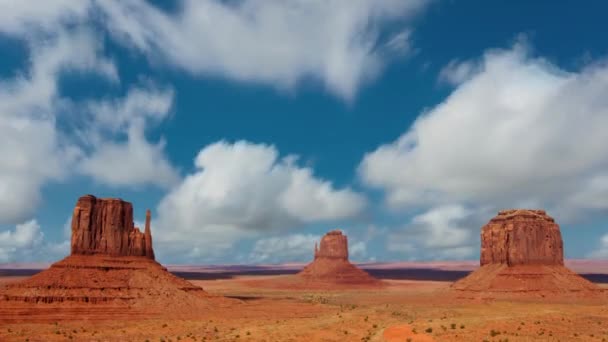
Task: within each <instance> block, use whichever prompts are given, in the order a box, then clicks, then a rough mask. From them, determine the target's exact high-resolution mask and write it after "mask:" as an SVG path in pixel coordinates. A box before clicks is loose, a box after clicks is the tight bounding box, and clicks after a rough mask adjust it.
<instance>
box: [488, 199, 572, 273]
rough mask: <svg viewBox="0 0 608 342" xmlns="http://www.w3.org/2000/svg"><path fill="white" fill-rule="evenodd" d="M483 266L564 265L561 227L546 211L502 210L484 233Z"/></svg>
mask: <svg viewBox="0 0 608 342" xmlns="http://www.w3.org/2000/svg"><path fill="white" fill-rule="evenodd" d="M480 263H481V266H484V265H487V264H506V265H508V266H514V265H529V264H542V265H564V248H563V242H562V236H561V233H560V230H559V226H558V225H557V223H555V221H554V220H553V218H551V217H550V216H548V215H547V214H546V213H545V211H544V210H521V209H519V210H518V209H513V210H503V211H500V212H499V213H498V215H497V216H496V217H494V218H493V219H492V220H490V222H489V223H488V224H486V225H485V226H484V227H483V228H482V230H481V257H480Z"/></svg>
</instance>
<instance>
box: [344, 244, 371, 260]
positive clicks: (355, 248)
mask: <svg viewBox="0 0 608 342" xmlns="http://www.w3.org/2000/svg"><path fill="white" fill-rule="evenodd" d="M366 256H367V245H366V244H365V242H363V241H357V242H355V243H351V244H350V246H348V258H349V259H350V260H351V261H352V260H361V259H363V258H365V257H366Z"/></svg>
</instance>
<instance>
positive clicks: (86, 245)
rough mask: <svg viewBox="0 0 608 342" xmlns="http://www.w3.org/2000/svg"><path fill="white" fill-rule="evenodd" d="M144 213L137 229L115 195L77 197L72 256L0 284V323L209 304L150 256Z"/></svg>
mask: <svg viewBox="0 0 608 342" xmlns="http://www.w3.org/2000/svg"><path fill="white" fill-rule="evenodd" d="M150 218H151V213H150V211H149V210H148V211H147V213H146V225H145V230H144V232H143V233H141V232H140V231H139V229H138V228H135V227H134V226H133V207H132V205H131V203H128V202H125V201H122V200H120V199H98V198H95V197H94V196H91V195H87V196H83V197H81V198H80V199H79V200H78V202H77V204H76V208H75V209H74V216H73V218H72V254H71V255H70V256H68V257H66V258H65V259H63V260H61V261H59V262H56V263H54V264H53V265H51V267H50V268H48V269H46V270H44V271H42V272H40V273H38V274H36V275H34V276H33V277H31V278H29V279H26V280H24V281H22V282H19V283H14V284H10V285H8V286H5V287H4V288H0V322H2V321H7V320H8V321H10V320H57V319H71V318H75V317H78V318H80V319H82V318H83V317H87V318H91V319H105V318H110V319H117V318H121V319H122V318H125V319H129V318H142V317H149V316H157V315H171V316H175V315H178V316H179V315H181V314H191V313H195V312H201V313H202V312H205V311H207V310H209V306H210V305H209V304H210V303H211V302H210V301H211V300H213V301H214V302H218V301H219V302H223V301H224V299H223V298H219V297H218V298H213V299H211V297H210V296H209V295H208V294H207V293H206V292H205V291H204V290H203V289H202V288H200V287H198V286H195V285H193V284H191V283H190V282H188V281H186V280H184V279H182V278H179V277H176V276H175V275H173V274H171V273H169V272H168V271H167V270H166V269H165V268H164V267H163V266H162V265H160V264H159V263H158V262H156V261H155V260H154V251H153V250H152V233H151V230H150Z"/></svg>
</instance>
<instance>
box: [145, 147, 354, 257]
mask: <svg viewBox="0 0 608 342" xmlns="http://www.w3.org/2000/svg"><path fill="white" fill-rule="evenodd" d="M195 165H196V167H197V170H196V171H195V172H194V173H192V174H190V175H188V176H186V177H185V179H184V180H183V181H182V182H181V183H180V184H179V185H177V186H175V187H174V188H173V189H172V190H171V191H170V192H169V193H168V194H167V196H166V197H165V198H163V200H162V201H161V203H160V204H159V207H158V216H159V218H158V224H157V226H159V227H160V229H159V230H158V233H156V236H157V239H156V240H155V241H159V243H161V244H162V243H164V244H165V246H168V247H167V248H166V249H167V250H170V249H173V248H177V250H180V249H186V250H189V249H192V248H195V247H200V249H199V253H198V254H200V255H210V254H213V253H220V252H226V251H227V250H229V249H230V248H232V246H233V243H234V242H235V241H236V240H238V239H244V238H251V237H256V236H257V235H259V233H260V232H268V231H279V230H287V229H291V228H294V227H297V226H300V225H303V224H307V223H312V222H321V221H333V220H340V219H347V218H353V217H355V216H357V215H359V214H360V213H361V212H362V210H363V209H364V208H365V206H366V200H365V198H364V197H362V196H361V195H359V194H357V193H356V192H354V191H352V190H351V189H348V188H346V189H334V188H333V186H332V185H331V183H329V182H327V181H324V180H321V179H318V178H315V177H314V176H313V174H312V170H310V169H308V168H303V167H299V166H297V165H296V164H295V158H294V157H293V156H288V157H285V158H282V159H279V155H278V152H277V150H276V149H275V148H274V147H273V146H269V145H262V144H253V143H249V142H246V141H239V142H236V143H234V144H230V143H227V142H224V141H222V142H217V143H214V144H212V145H209V146H207V147H205V148H204V149H202V150H201V151H200V152H199V154H198V156H197V157H196V160H195ZM203 247H204V248H203Z"/></svg>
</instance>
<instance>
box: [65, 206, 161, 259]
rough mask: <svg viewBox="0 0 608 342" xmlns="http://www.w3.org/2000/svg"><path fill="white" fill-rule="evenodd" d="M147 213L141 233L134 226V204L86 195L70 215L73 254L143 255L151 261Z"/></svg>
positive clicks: (152, 255) (152, 257)
mask: <svg viewBox="0 0 608 342" xmlns="http://www.w3.org/2000/svg"><path fill="white" fill-rule="evenodd" d="M150 216H151V214H150V211H149V210H148V211H147V212H146V227H145V231H144V232H143V233H142V232H141V231H140V230H139V228H137V227H135V226H134V225H133V205H131V203H129V202H126V201H123V200H121V199H119V198H97V197H95V196H93V195H85V196H82V197H80V198H79V199H78V202H77V203H76V207H75V208H74V214H73V216H72V255H75V254H81V255H91V254H100V255H110V256H143V257H146V258H149V259H154V251H153V249H152V233H151V231H150Z"/></svg>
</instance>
